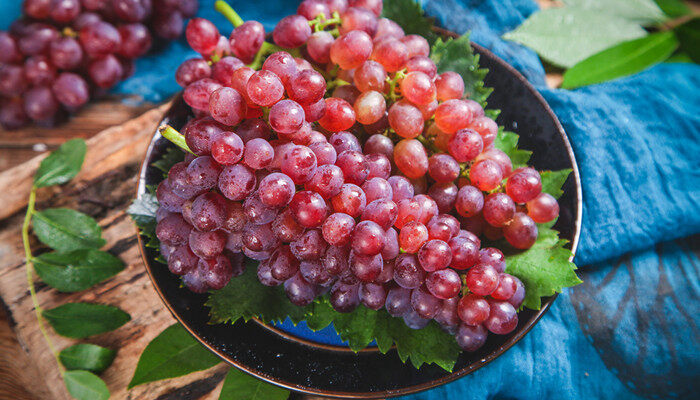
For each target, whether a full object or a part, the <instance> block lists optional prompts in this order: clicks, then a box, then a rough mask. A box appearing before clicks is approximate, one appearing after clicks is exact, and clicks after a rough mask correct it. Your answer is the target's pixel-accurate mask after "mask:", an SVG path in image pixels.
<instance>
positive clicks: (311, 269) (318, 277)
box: [299, 260, 335, 286]
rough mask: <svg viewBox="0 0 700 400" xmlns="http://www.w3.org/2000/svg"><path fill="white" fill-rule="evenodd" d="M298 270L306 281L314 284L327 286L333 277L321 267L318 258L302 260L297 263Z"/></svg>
mask: <svg viewBox="0 0 700 400" xmlns="http://www.w3.org/2000/svg"><path fill="white" fill-rule="evenodd" d="M299 272H300V273H301V276H303V277H304V279H305V280H306V281H307V282H309V283H311V284H314V285H320V286H328V285H330V284H331V283H332V282H333V279H334V278H335V277H334V276H333V275H332V274H331V273H330V272H329V271H328V270H327V269H325V268H324V267H323V264H322V263H321V261H320V260H310V261H302V262H301V263H300V264H299Z"/></svg>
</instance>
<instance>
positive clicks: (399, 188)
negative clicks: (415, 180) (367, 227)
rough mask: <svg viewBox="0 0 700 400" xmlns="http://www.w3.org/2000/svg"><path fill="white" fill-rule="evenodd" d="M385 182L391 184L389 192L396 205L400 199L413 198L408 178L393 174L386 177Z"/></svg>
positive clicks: (411, 186)
mask: <svg viewBox="0 0 700 400" xmlns="http://www.w3.org/2000/svg"><path fill="white" fill-rule="evenodd" d="M387 182H389V185H391V192H392V195H393V196H392V200H393V201H394V203H397V205H398V204H399V201H401V200H408V199H411V198H413V195H414V192H413V185H411V182H410V181H409V180H408V179H406V178H404V177H403V176H398V175H393V176H390V177H389V179H387ZM396 227H397V228H401V226H398V225H397V226H396Z"/></svg>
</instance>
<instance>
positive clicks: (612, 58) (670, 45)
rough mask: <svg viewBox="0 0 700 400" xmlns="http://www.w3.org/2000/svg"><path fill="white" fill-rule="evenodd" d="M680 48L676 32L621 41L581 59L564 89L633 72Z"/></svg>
mask: <svg viewBox="0 0 700 400" xmlns="http://www.w3.org/2000/svg"><path fill="white" fill-rule="evenodd" d="M677 47H678V40H677V39H676V36H675V35H674V34H673V32H658V33H652V34H650V35H649V36H645V37H643V38H640V39H634V40H630V41H627V42H622V43H620V44H618V45H615V46H613V47H610V48H609V49H605V50H603V51H601V52H600V53H597V54H594V55H592V56H590V57H588V58H587V59H585V60H583V61H581V62H579V63H578V64H576V65H574V66H573V67H571V68H570V69H569V70H568V71H566V73H564V81H563V82H562V85H561V86H562V87H563V88H565V89H572V88H577V87H580V86H586V85H592V84H595V83H601V82H605V81H609V80H612V79H615V78H620V77H623V76H627V75H632V74H635V73H637V72H640V71H642V70H645V69H647V68H649V67H651V66H652V65H655V64H658V63H660V62H662V61H664V60H665V59H667V58H668V57H669V56H670V55H671V54H672V53H673V52H674V51H675V50H676V48H677Z"/></svg>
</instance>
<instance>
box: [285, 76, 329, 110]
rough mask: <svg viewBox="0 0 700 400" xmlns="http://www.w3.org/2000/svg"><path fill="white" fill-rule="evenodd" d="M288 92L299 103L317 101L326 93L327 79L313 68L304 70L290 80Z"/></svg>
mask: <svg viewBox="0 0 700 400" xmlns="http://www.w3.org/2000/svg"><path fill="white" fill-rule="evenodd" d="M287 93H288V94H289V97H290V98H291V99H292V100H294V101H296V102H298V103H299V104H311V103H316V102H318V101H319V100H321V99H322V98H323V95H324V94H325V93H326V80H325V79H324V78H323V75H321V74H320V73H318V72H316V71H315V70H313V69H311V70H304V71H301V72H299V73H298V74H297V75H296V76H294V78H292V79H291V80H290V85H289V88H288V89H287Z"/></svg>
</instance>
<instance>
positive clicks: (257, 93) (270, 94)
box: [246, 70, 303, 111]
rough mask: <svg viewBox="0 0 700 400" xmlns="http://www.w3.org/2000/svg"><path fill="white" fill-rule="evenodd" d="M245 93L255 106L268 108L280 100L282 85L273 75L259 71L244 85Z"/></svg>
mask: <svg viewBox="0 0 700 400" xmlns="http://www.w3.org/2000/svg"><path fill="white" fill-rule="evenodd" d="M246 91H247V93H248V97H249V98H250V99H251V101H253V102H254V103H255V104H257V105H260V106H263V107H269V106H271V105H273V104H275V103H276V102H277V101H279V100H280V99H281V98H282V96H283V95H284V85H283V84H282V80H281V79H280V78H279V77H278V76H277V75H276V74H275V73H273V72H270V71H266V70H260V71H255V72H254V73H253V74H252V75H251V76H250V78H249V79H248V83H246ZM302 111H303V110H302Z"/></svg>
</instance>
